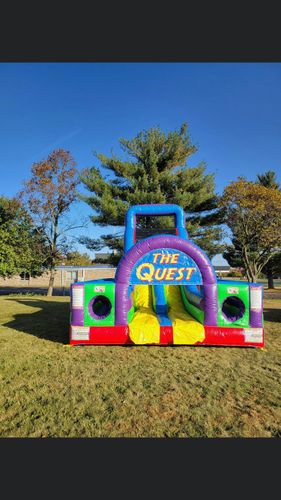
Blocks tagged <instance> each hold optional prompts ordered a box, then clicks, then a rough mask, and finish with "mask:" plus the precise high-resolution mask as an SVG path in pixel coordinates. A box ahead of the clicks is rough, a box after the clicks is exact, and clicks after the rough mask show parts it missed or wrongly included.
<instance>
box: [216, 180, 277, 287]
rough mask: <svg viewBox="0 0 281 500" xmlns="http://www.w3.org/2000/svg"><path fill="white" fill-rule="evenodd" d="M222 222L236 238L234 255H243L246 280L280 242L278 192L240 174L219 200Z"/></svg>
mask: <svg viewBox="0 0 281 500" xmlns="http://www.w3.org/2000/svg"><path fill="white" fill-rule="evenodd" d="M220 206H221V207H222V208H223V209H224V216H225V222H226V224H227V225H228V226H229V228H230V229H231V231H232V235H233V241H234V242H235V246H234V253H233V258H236V259H237V258H238V261H239V255H241V257H242V261H243V267H244V269H245V271H246V275H247V278H248V280H249V281H256V279H257V277H258V275H259V273H260V272H261V271H262V269H263V268H264V266H265V265H266V264H267V263H268V261H269V260H270V258H271V257H273V256H274V255H276V254H277V253H278V252H279V250H280V245H281V193H280V191H279V190H277V189H272V188H268V187H265V186H262V185H260V184H258V183H255V182H249V181H246V180H245V179H244V178H239V179H238V181H236V182H232V183H231V184H230V185H229V186H227V187H226V188H225V190H224V193H223V196H222V198H221V200H220Z"/></svg>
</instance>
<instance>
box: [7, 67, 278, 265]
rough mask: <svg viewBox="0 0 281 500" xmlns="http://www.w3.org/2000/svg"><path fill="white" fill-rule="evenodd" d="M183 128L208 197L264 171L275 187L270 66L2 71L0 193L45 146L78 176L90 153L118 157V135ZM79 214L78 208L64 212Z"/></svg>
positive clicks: (12, 190)
mask: <svg viewBox="0 0 281 500" xmlns="http://www.w3.org/2000/svg"><path fill="white" fill-rule="evenodd" d="M185 121H186V122H187V123H188V125H189V131H190V134H191V138H192V140H193V142H194V143H195V144H196V145H197V146H198V152H197V153H196V154H195V155H194V156H193V157H192V158H191V159H190V162H189V164H190V166H193V165H196V164H197V163H199V162H200V161H205V162H206V163H207V172H213V173H215V179H216V187H217V192H218V193H221V192H222V190H223V188H224V186H225V185H226V184H227V183H228V182H229V181H231V180H234V179H236V178H237V176H239V175H246V176H247V177H248V178H249V179H255V177H256V174H257V173H260V172H263V171H265V170H268V169H273V170H275V171H276V172H277V173H278V178H279V180H280V181H281V140H280V139H281V64H280V63H257V64H256V63H115V64H114V63H33V64H32V63H30V64H29V63H23V64H21V63H8V64H5V63H2V64H0V140H1V147H0V171H1V189H0V193H1V194H5V195H7V196H13V195H15V194H16V193H17V191H18V190H19V189H20V187H21V183H22V181H23V179H27V178H28V177H29V175H30V167H31V165H32V163H33V162H35V161H40V160H41V159H43V158H44V157H46V156H47V154H48V153H49V152H50V151H51V150H53V149H55V148H58V147H61V148H64V149H67V150H70V151H71V153H72V154H73V156H74V158H75V160H76V161H77V165H78V168H84V167H87V166H92V165H93V164H96V161H95V159H94V156H93V151H95V150H96V151H98V152H103V153H105V154H110V152H111V150H112V149H113V150H114V152H115V153H118V152H119V143H118V139H119V138H120V137H125V138H132V137H133V136H135V135H136V134H137V133H138V132H139V131H140V130H142V129H147V128H149V127H151V126H154V125H159V126H160V127H161V128H162V129H164V130H165V131H169V130H173V129H176V128H179V126H180V125H181V124H182V123H183V122H185ZM89 214H91V209H90V208H89V207H88V206H87V205H86V204H84V203H82V202H81V203H79V204H77V205H76V207H73V209H72V213H71V215H72V216H74V217H75V218H76V220H77V217H78V219H79V218H80V217H87V216H88V215H89ZM101 232H102V233H106V232H108V230H107V229H106V228H102V229H99V228H97V227H95V226H93V225H92V224H90V225H89V226H88V230H87V233H88V234H89V235H91V236H93V237H97V236H98V235H99V234H100V233H101ZM78 233H79V231H77V234H78ZM82 233H83V231H82ZM78 248H79V249H80V250H82V251H86V249H85V247H82V246H78ZM215 262H216V263H220V262H221V259H220V258H219V259H216V260H215Z"/></svg>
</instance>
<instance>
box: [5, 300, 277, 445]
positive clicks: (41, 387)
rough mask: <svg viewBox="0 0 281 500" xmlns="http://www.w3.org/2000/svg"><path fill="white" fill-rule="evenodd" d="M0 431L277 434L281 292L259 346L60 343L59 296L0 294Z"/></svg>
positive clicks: (64, 336) (62, 310)
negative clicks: (85, 345) (263, 345)
mask: <svg viewBox="0 0 281 500" xmlns="http://www.w3.org/2000/svg"><path fill="white" fill-rule="evenodd" d="M0 311H1V313H0V314H1V321H0V323H1V326H0V436H1V437H281V293H280V292H279V293H278V292H275V293H272V294H268V295H267V297H266V300H265V336H266V337H265V338H266V347H265V349H264V350H260V349H252V348H251V349H250V348H223V347H218V348H215V347H180V346H178V347H156V346H155V347H153V346H151V347H142V346H134V347H119V346H107V347H106V346H105V347H103V346H92V347H89V346H88V347H72V348H70V347H68V346H67V342H68V324H69V298H68V297H51V298H47V297H44V296H5V297H4V296H2V297H0Z"/></svg>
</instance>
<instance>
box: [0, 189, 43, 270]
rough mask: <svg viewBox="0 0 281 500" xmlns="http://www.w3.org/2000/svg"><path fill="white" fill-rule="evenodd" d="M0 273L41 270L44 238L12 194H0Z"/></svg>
mask: <svg viewBox="0 0 281 500" xmlns="http://www.w3.org/2000/svg"><path fill="white" fill-rule="evenodd" d="M0 242H1V243H0V276H2V277H10V276H13V275H16V274H21V273H27V274H29V275H30V276H36V275H40V274H42V272H43V270H44V268H46V266H47V262H46V255H45V252H46V246H47V242H46V239H45V236H44V234H43V233H42V232H40V231H38V229H37V228H36V227H35V226H34V225H33V223H32V220H31V217H30V216H29V214H28V213H27V211H26V210H25V209H24V208H23V207H22V205H21V203H20V201H19V200H17V199H15V198H11V199H10V198H7V197H5V196H1V197H0Z"/></svg>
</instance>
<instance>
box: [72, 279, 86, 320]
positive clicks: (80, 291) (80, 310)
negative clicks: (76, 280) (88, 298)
mask: <svg viewBox="0 0 281 500" xmlns="http://www.w3.org/2000/svg"><path fill="white" fill-rule="evenodd" d="M71 324H72V325H74V326H83V325H84V285H72V286H71Z"/></svg>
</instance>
